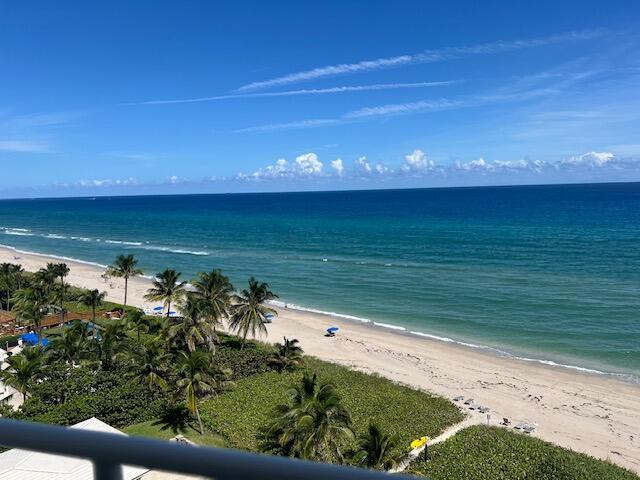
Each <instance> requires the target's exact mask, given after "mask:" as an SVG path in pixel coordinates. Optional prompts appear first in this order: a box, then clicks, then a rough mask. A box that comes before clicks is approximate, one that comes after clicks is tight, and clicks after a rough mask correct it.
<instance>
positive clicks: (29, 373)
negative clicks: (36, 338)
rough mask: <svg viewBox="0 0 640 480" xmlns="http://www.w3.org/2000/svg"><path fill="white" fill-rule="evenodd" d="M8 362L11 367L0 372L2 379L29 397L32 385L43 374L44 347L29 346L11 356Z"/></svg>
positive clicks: (25, 396)
mask: <svg viewBox="0 0 640 480" xmlns="http://www.w3.org/2000/svg"><path fill="white" fill-rule="evenodd" d="M7 363H8V364H9V367H8V368H7V369H6V370H4V371H2V372H0V376H1V378H2V380H3V381H4V383H6V384H7V385H9V386H11V387H13V388H15V389H16V390H17V391H18V392H20V393H21V394H22V395H23V396H24V398H27V397H28V395H29V389H30V388H31V386H32V385H33V384H34V383H35V382H36V381H37V380H38V379H39V378H41V376H42V369H43V365H44V363H43V353H42V348H41V347H40V346H35V347H27V348H25V349H24V350H23V351H22V352H21V353H20V354H19V355H12V356H11V357H9V358H8V359H7Z"/></svg>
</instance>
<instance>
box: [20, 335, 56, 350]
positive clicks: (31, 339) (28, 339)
mask: <svg viewBox="0 0 640 480" xmlns="http://www.w3.org/2000/svg"><path fill="white" fill-rule="evenodd" d="M20 338H21V339H22V341H23V342H25V343H27V344H29V345H38V344H40V345H42V346H43V347H46V346H47V345H49V340H47V339H46V338H43V339H40V337H39V336H38V334H37V333H33V332H32V333H25V334H24V335H22V336H21V337H20Z"/></svg>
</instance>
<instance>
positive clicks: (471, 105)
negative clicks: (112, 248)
mask: <svg viewBox="0 0 640 480" xmlns="http://www.w3.org/2000/svg"><path fill="white" fill-rule="evenodd" d="M639 20H640V5H639V4H638V3H637V2H634V1H626V2H624V1H609V2H591V1H580V2H570V1H566V2H545V1H531V2H525V1H522V2H491V1H485V2H455V1H450V2H409V1H406V2H378V1H369V2H356V1H351V2H326V3H323V4H320V3H316V4H310V3H308V2H284V1H282V2H277V3H276V2H257V1H256V2H233V3H231V2H228V3H226V4H219V3H215V4H214V3H213V2H204V1H203V2H177V1H176V2H170V1H165V2H156V1H147V2H145V1H138V2H118V1H112V2H65V1H57V2H11V3H9V2H5V3H4V4H3V7H2V14H1V15H0V45H1V47H0V62H1V63H0V64H1V65H2V75H0V165H1V166H2V176H3V182H2V184H1V185H0V195H1V196H4V197H14V196H43V195H44V196H46V195H56V196H57V195H101V194H139V193H159V192H164V193H188V192H234V191H276V190H318V189H343V188H402V187H428V186H443V185H492V184H518V183H556V182H579V181H637V180H640V135H639V133H638V132H640V121H639V120H640V87H639V85H640V82H639V80H640V48H639V47H640V33H639V32H640V28H638V27H640V25H639V24H640V22H639Z"/></svg>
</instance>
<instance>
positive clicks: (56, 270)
mask: <svg viewBox="0 0 640 480" xmlns="http://www.w3.org/2000/svg"><path fill="white" fill-rule="evenodd" d="M47 270H48V271H49V272H50V274H51V276H52V277H53V278H54V279H56V278H59V279H60V321H64V300H65V297H64V278H65V277H66V276H67V275H69V271H70V270H69V267H68V266H67V264H66V263H47Z"/></svg>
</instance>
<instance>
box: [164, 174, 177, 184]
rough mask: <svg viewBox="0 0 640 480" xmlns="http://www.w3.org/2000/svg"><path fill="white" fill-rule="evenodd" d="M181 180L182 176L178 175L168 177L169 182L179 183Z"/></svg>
mask: <svg viewBox="0 0 640 480" xmlns="http://www.w3.org/2000/svg"><path fill="white" fill-rule="evenodd" d="M179 181H180V177H178V176H177V175H171V176H170V177H169V178H167V182H169V183H178V182H179Z"/></svg>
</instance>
